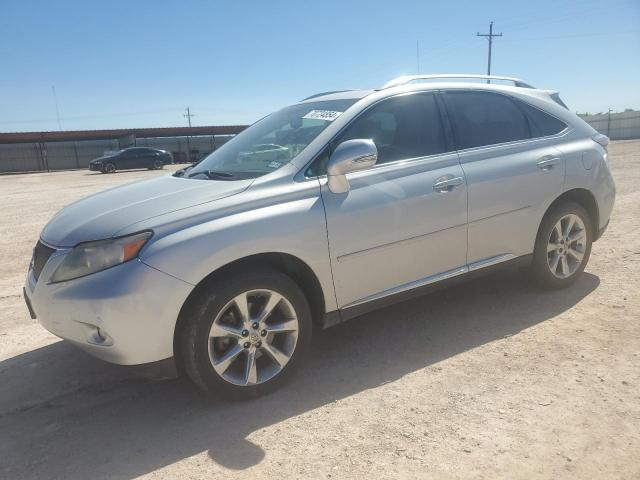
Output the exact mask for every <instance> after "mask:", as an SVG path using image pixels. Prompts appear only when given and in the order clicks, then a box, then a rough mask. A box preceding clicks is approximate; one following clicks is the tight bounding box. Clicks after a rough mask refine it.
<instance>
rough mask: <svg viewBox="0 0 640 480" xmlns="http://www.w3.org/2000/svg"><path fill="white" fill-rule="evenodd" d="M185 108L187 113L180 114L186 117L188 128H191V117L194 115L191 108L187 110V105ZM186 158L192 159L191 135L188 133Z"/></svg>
mask: <svg viewBox="0 0 640 480" xmlns="http://www.w3.org/2000/svg"><path fill="white" fill-rule="evenodd" d="M186 110H187V113H185V114H184V115H182V116H183V117H187V121H188V122H189V130H191V117H195V115H194V114H193V113H191V110H189V107H187V109H186ZM189 133H191V132H189ZM187 159H188V161H190V162H193V160H192V159H191V136H190V135H187Z"/></svg>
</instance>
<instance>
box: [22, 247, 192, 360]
mask: <svg viewBox="0 0 640 480" xmlns="http://www.w3.org/2000/svg"><path fill="white" fill-rule="evenodd" d="M66 253H67V251H66V250H60V251H58V252H56V253H54V254H53V255H52V256H51V258H50V259H49V261H48V262H47V264H46V265H45V266H44V268H43V270H42V273H41V274H40V277H39V279H38V280H37V281H36V279H35V277H34V275H33V273H32V271H31V270H29V273H28V275H27V283H26V285H25V290H24V293H25V297H26V300H27V303H28V304H30V305H31V309H30V310H31V311H32V314H33V315H35V316H37V318H38V320H39V321H40V323H41V324H42V326H43V327H44V328H46V329H47V330H49V331H50V332H51V333H53V334H54V335H57V336H58V337H60V338H63V339H65V340H68V341H70V342H71V343H73V344H75V345H77V346H79V347H80V348H82V349H84V350H86V351H87V352H89V353H90V354H91V355H94V356H95V357H98V358H100V359H102V360H106V361H108V362H111V363H117V364H120V365H139V364H145V363H151V362H157V361H160V360H164V359H167V358H170V357H172V356H173V335H174V330H175V324H176V320H177V318H178V314H179V312H180V308H181V307H182V305H183V304H184V302H185V300H186V299H187V296H188V295H189V293H190V292H191V290H192V289H193V286H192V285H190V284H188V283H186V282H183V281H181V280H178V279H177V278H175V277H172V276H170V275H167V274H165V273H162V272H160V271H158V270H156V269H154V268H152V267H149V266H148V265H146V264H144V263H142V262H141V261H139V260H132V261H130V262H127V263H124V264H122V265H118V266H116V267H112V268H109V269H107V270H104V271H102V272H98V273H94V274H92V275H87V276H86V277H82V278H77V279H74V280H69V281H67V282H60V283H48V279H49V278H50V277H51V275H52V274H53V272H54V271H55V269H56V268H57V266H58V265H59V264H60V262H61V261H62V259H63V258H64V256H65V255H66Z"/></svg>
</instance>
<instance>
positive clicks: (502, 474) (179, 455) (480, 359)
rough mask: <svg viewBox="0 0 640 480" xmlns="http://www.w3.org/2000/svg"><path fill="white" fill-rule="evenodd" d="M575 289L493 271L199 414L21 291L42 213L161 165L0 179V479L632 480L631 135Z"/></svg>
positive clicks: (201, 407)
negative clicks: (265, 390) (45, 322)
mask: <svg viewBox="0 0 640 480" xmlns="http://www.w3.org/2000/svg"><path fill="white" fill-rule="evenodd" d="M610 151H611V153H610V157H611V164H612V170H613V172H614V177H615V180H616V183H617V188H618V195H617V201H616V206H615V211H614V213H613V217H612V220H611V225H610V228H609V230H608V231H607V233H606V234H605V236H604V237H603V239H602V240H600V241H599V242H597V243H596V244H595V245H594V248H593V253H592V257H591V261H590V263H589V265H588V267H587V270H586V272H585V274H584V275H583V277H582V278H581V279H580V280H579V281H578V282H577V283H576V284H575V285H574V286H573V287H572V288H570V289H568V290H565V291H560V292H540V291H536V290H533V289H532V288H531V287H530V286H529V285H528V284H527V283H526V282H524V281H523V280H522V279H521V277H520V276H519V275H518V274H517V273H516V272H505V273H499V274H496V275H493V276H490V277H486V278H484V279H479V280H476V281H471V282H469V283H466V284H463V285H460V286H457V287H454V288H451V289H449V290H445V291H441V292H438V293H435V294H432V295H430V296H427V297H424V298H421V299H418V300H414V301H410V302H407V303H404V304H401V305H399V306H396V307H391V308H387V309H385V310H381V311H379V312H376V313H374V314H369V315H366V316H364V317H362V318H359V319H355V320H353V321H351V322H348V323H346V324H342V325H339V326H337V327H335V328H332V329H329V330H327V331H324V332H319V334H318V335H317V336H316V337H315V340H314V343H313V352H312V355H311V358H310V359H309V361H308V362H307V363H306V365H305V366H304V367H303V368H302V369H301V370H300V371H299V373H298V375H297V376H296V377H295V379H294V380H293V381H292V382H290V383H289V384H288V385H286V387H285V388H283V389H281V390H279V391H277V392H275V393H273V394H271V395H269V396H267V397H264V398H261V399H258V400H255V401H251V402H245V403H235V404H234V403H224V402H221V401H220V402H218V401H213V402H212V401H206V400H205V399H203V398H202V397H200V396H199V395H198V394H197V393H195V392H194V391H193V390H192V389H191V388H189V386H188V385H186V384H184V383H182V382H180V381H178V380H170V381H152V380H149V379H144V378H140V377H139V376H136V374H135V373H134V372H132V371H131V370H130V369H127V368H124V367H117V366H113V365H109V364H106V363H102V362H100V361H98V360H95V359H93V358H91V357H89V356H87V355H86V354H85V353H83V352H80V351H78V350H76V349H75V348H74V347H72V346H71V345H68V344H67V343H65V342H62V341H60V340H58V339H57V338H56V337H54V336H52V335H51V334H49V333H48V332H46V331H45V330H44V329H43V328H41V327H40V326H39V325H38V324H37V323H36V322H34V321H32V320H31V319H30V318H29V316H28V314H27V309H26V307H25V305H24V303H23V300H22V298H21V288H22V285H23V281H24V276H25V273H26V270H27V265H28V262H29V259H30V255H31V248H32V247H33V245H34V244H35V242H36V240H37V238H38V234H39V232H40V230H41V229H42V227H43V226H44V225H45V223H46V222H47V220H48V219H49V218H50V217H51V216H52V215H53V214H54V213H55V212H56V211H57V210H59V209H60V208H61V207H63V206H64V205H66V204H68V203H69V202H71V201H73V200H76V199H78V198H81V197H83V196H85V195H88V194H90V193H92V192H95V191H98V190H102V189H105V188H107V187H111V186H113V185H117V184H121V183H125V182H129V181H132V180H136V179H140V178H146V177H149V176H154V175H161V174H162V173H161V172H147V171H141V172H122V173H117V174H115V175H100V174H93V173H89V172H86V171H72V172H59V173H49V174H45V173H42V174H25V175H11V176H0V202H1V205H2V209H1V210H0V258H1V263H0V478H6V479H12V480H13V479H22V478H69V479H75V478H77V479H87V478H118V479H119V478H134V477H146V478H253V479H261V478H305V479H306V478H332V479H336V478H371V477H374V476H375V477H378V478H384V479H387V478H430V479H432V478H487V479H494V478H508V479H530V478H554V479H555V478H571V479H574V478H584V479H590V478H597V479H603V478H628V479H634V478H636V479H637V478H640V322H639V320H640V295H639V294H638V288H639V286H640V268H639V267H640V141H628V142H614V143H613V144H612V145H611V148H610Z"/></svg>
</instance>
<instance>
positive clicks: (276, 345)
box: [208, 289, 299, 386]
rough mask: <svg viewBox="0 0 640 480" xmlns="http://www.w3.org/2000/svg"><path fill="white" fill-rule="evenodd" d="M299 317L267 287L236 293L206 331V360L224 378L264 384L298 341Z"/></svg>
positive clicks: (241, 383) (275, 373) (288, 356)
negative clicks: (207, 355) (207, 346)
mask: <svg viewBox="0 0 640 480" xmlns="http://www.w3.org/2000/svg"><path fill="white" fill-rule="evenodd" d="M298 330H299V326H298V318H297V316H296V312H295V310H294V308H293V306H292V305H291V302H289V300H287V299H286V298H285V297H284V296H283V295H281V294H279V293H278V292H275V291H273V290H268V289H260V290H250V291H247V292H244V293H241V294H240V295H237V296H236V297H235V298H233V299H232V300H231V301H230V302H228V303H227V304H226V305H225V306H224V307H223V308H222V309H221V310H220V312H219V313H218V314H217V316H216V318H215V319H214V321H213V324H212V325H211V329H210V331H209V339H208V340H209V359H210V361H211V365H212V366H213V369H214V370H215V371H216V373H217V374H218V375H220V376H221V377H222V378H223V379H225V380H226V381H228V382H230V383H232V384H234V385H240V386H248V385H257V384H260V383H264V382H266V381H268V380H270V379H271V378H273V377H274V376H276V375H277V374H278V373H280V372H281V371H282V369H283V368H284V367H285V366H286V365H287V363H288V362H289V360H290V359H291V356H292V355H293V352H294V350H295V348H296V344H297V341H298Z"/></svg>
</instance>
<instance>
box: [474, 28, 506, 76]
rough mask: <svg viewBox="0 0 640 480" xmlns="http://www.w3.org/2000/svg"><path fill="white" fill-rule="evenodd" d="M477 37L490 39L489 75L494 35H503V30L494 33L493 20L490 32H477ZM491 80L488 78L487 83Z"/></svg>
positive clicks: (488, 72)
mask: <svg viewBox="0 0 640 480" xmlns="http://www.w3.org/2000/svg"><path fill="white" fill-rule="evenodd" d="M476 36H477V37H485V38H486V39H487V40H488V41H489V55H488V59H487V75H491V45H492V44H493V37H501V36H502V32H500V33H493V22H491V23H490V24H489V33H480V32H478V33H476ZM489 82H490V80H489V79H488V78H487V83H489Z"/></svg>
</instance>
